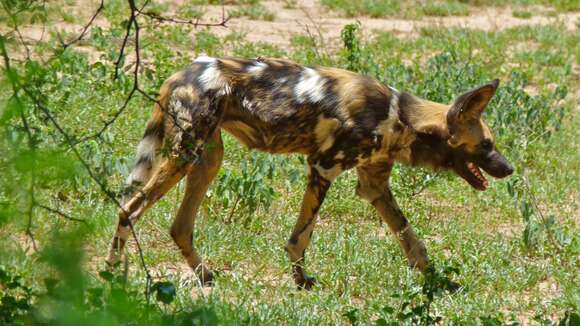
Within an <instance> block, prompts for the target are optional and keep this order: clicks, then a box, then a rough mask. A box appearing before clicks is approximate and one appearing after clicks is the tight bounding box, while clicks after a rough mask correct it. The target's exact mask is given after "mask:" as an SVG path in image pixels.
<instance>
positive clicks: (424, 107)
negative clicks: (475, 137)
mask: <svg viewBox="0 0 580 326" xmlns="http://www.w3.org/2000/svg"><path fill="white" fill-rule="evenodd" d="M398 107H399V120H400V121H401V123H402V124H403V125H405V127H407V128H406V129H407V130H408V131H410V132H411V133H412V134H413V142H412V143H411V144H410V148H409V149H410V155H409V156H408V160H406V162H403V163H406V164H410V165H420V166H428V167H431V168H434V169H438V168H440V167H442V165H444V164H445V162H446V160H447V159H448V154H449V150H450V148H449V145H448V144H447V140H448V139H449V137H450V135H449V129H448V127H447V113H448V111H449V106H448V105H445V104H440V103H435V102H431V101H427V100H423V99H420V98H417V97H415V96H413V95H411V94H408V93H401V94H399V102H398Z"/></svg>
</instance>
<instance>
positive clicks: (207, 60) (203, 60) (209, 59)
mask: <svg viewBox="0 0 580 326" xmlns="http://www.w3.org/2000/svg"><path fill="white" fill-rule="evenodd" d="M216 61H217V59H216V58H212V57H208V56H205V55H202V56H199V57H197V58H195V60H193V62H200V63H215V62H216Z"/></svg>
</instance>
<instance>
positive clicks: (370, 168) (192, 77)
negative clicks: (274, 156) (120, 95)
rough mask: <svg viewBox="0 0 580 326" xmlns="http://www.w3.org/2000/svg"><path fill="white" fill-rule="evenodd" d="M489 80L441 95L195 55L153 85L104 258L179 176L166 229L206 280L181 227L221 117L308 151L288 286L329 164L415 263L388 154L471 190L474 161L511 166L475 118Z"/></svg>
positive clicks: (218, 155)
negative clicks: (353, 184) (450, 98)
mask: <svg viewBox="0 0 580 326" xmlns="http://www.w3.org/2000/svg"><path fill="white" fill-rule="evenodd" d="M497 87H498V81H497V80H494V81H492V82H491V83H489V84H486V85H483V86H481V87H478V88H476V89H473V90H471V91H468V92H466V93H465V94H463V95H461V96H459V97H458V98H457V99H456V100H455V102H453V104H451V105H445V104H439V103H434V102H430V101H427V100H423V99H419V98H417V97H414V96H413V95H411V94H408V93H405V92H399V91H397V90H395V89H394V88H391V87H389V86H385V85H383V84H381V83H379V82H378V81H376V80H374V79H371V78H369V77H366V76H362V75H358V74H355V73H352V72H349V71H345V70H340V69H334V68H325V67H304V66H301V65H298V64H296V63H293V62H290V61H287V60H281V59H269V58H258V59H255V60H245V59H234V58H224V59H216V58H210V57H199V58H197V59H196V60H195V61H194V63H193V64H192V65H191V66H190V67H188V68H187V69H185V70H183V71H181V72H178V73H176V74H174V75H173V76H171V77H170V78H169V79H168V80H167V81H166V82H165V83H164V85H163V86H162V88H161V91H160V97H159V100H158V103H157V105H156V106H155V109H154V111H153V117H152V118H151V120H150V121H149V123H148V125H147V128H146V130H145V135H144V136H143V139H142V140H141V142H140V143H139V146H138V149H137V163H136V166H135V168H134V170H133V172H132V173H131V175H130V177H129V179H128V189H129V190H128V191H127V192H126V194H125V196H124V198H123V200H122V203H123V208H122V209H121V210H120V211H119V224H118V228H117V232H116V234H115V236H114V238H113V243H112V247H111V251H110V254H109V258H108V260H107V262H108V263H109V264H111V265H114V264H115V263H116V262H118V261H119V259H120V256H121V254H122V252H123V248H124V245H125V242H126V241H127V237H128V235H129V231H130V230H129V223H130V222H132V223H134V222H136V221H137V220H138V219H139V217H140V216H141V215H142V214H143V213H144V212H145V211H146V210H147V209H148V208H150V207H151V206H152V205H153V204H155V202H156V201H157V200H159V199H160V198H161V197H162V196H163V195H164V194H165V193H166V192H167V191H168V190H169V189H171V188H172V187H173V186H174V185H175V184H176V183H177V182H178V181H179V180H181V179H182V178H183V177H186V178H187V183H186V189H185V195H184V199H183V202H182V203H181V207H180V208H179V212H178V213H177V217H176V218H175V221H174V222H173V225H172V227H171V236H172V237H173V239H174V240H175V243H176V244H177V246H178V247H179V248H180V249H181V253H182V254H183V256H184V257H185V259H186V260H187V262H188V264H189V265H190V266H191V268H193V269H194V270H195V271H196V273H197V275H198V276H199V277H200V279H201V280H202V281H203V282H204V283H206V284H209V283H211V282H212V273H211V272H210V271H209V270H208V269H207V268H206V267H205V265H204V264H203V263H202V260H201V257H200V256H199V255H198V254H197V252H196V250H195V249H194V247H193V243H192V241H193V239H192V236H193V225H194V221H195V217H196V213H197V209H198V208H199V205H200V203H201V201H202V200H203V198H204V195H205V192H206V190H207V188H208V186H209V184H210V182H211V181H212V179H214V177H215V176H216V174H217V172H218V170H219V168H220V166H221V163H222V157H223V144H222V139H221V129H225V130H226V131H227V132H229V133H230V134H232V135H233V136H234V137H235V138H237V139H238V140H239V141H240V142H242V143H243V144H245V145H246V146H248V147H249V148H253V149H257V150H261V151H266V152H270V153H301V154H304V155H307V157H308V166H309V173H308V177H309V180H308V186H307V188H306V193H305V194H304V199H303V203H302V207H301V209H300V216H299V218H298V221H297V222H296V225H295V227H294V230H293V232H292V235H291V236H290V239H289V241H288V244H287V246H286V250H287V252H288V255H289V257H290V260H291V262H292V266H293V274H294V280H295V281H296V284H297V285H298V286H299V287H301V288H306V289H309V288H310V287H311V286H312V285H313V283H314V279H313V278H311V277H309V276H307V274H306V273H305V272H304V270H303V263H304V252H305V249H306V247H307V246H308V244H309V242H310V238H311V236H312V230H313V228H314V222H315V220H316V216H317V212H318V209H319V208H320V205H321V204H322V201H323V200H324V196H325V194H326V191H327V190H328V188H329V187H330V185H331V183H332V181H333V180H334V179H335V178H336V177H337V176H338V175H339V174H340V173H341V172H343V171H345V170H348V169H351V168H355V167H356V170H357V172H358V177H359V182H358V185H357V188H356V193H357V195H358V196H360V197H362V198H364V199H365V200H367V201H369V202H370V203H371V204H372V205H373V206H374V207H375V208H376V209H377V211H378V213H379V214H380V216H381V217H382V219H383V220H384V221H385V222H386V223H387V224H388V225H389V227H390V229H391V230H392V231H393V232H394V233H395V234H396V235H398V238H399V241H400V244H401V247H402V249H403V251H404V252H405V254H406V256H407V258H408V261H409V263H410V265H411V266H414V267H416V268H418V269H419V270H421V271H424V270H425V269H426V267H427V264H428V258H427V253H426V250H425V246H424V244H423V242H422V241H421V240H419V239H418V238H417V235H416V234H415V232H414V231H413V228H412V227H411V226H410V225H409V224H408V222H407V219H406V218H405V217H404V216H403V213H402V212H401V210H400V209H399V207H398V205H397V203H396V202H395V199H394V198H393V195H392V193H391V191H390V190H389V175H390V172H391V169H392V167H393V164H394V163H395V162H400V163H402V164H408V165H413V166H417V165H420V166H429V167H431V168H434V169H444V170H451V171H453V172H455V173H456V174H458V175H459V176H460V177H462V178H463V179H465V180H466V181H467V182H468V183H469V184H470V185H471V186H472V187H473V188H475V189H478V190H485V189H486V187H487V186H488V182H487V180H486V179H485V177H484V176H483V174H482V173H481V170H480V168H481V169H483V170H485V171H486V172H487V173H489V174H490V175H492V176H494V177H497V178H503V177H505V176H508V175H510V174H511V173H512V172H513V168H512V167H511V166H510V164H509V163H508V162H507V160H506V159H505V158H504V157H503V156H502V155H501V154H500V153H499V151H498V150H497V149H496V147H495V145H494V138H493V136H492V134H491V131H490V129H489V127H488V126H487V125H486V124H485V123H484V122H483V120H482V119H481V114H482V111H483V110H484V108H485V107H486V105H487V104H488V102H489V101H490V99H491V97H492V96H493V94H494V93H495V91H496V89H497ZM162 153H164V154H162Z"/></svg>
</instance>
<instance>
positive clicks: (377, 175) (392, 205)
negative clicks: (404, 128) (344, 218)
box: [356, 164, 429, 272]
mask: <svg viewBox="0 0 580 326" xmlns="http://www.w3.org/2000/svg"><path fill="white" fill-rule="evenodd" d="M391 168H392V164H376V165H369V166H363V167H358V168H357V172H358V177H359V183H358V186H357V190H356V193H357V195H358V196H359V197H361V198H364V199H366V200H368V201H369V202H370V203H371V204H372V205H373V206H374V207H375V208H376V210H377V211H378V213H379V215H380V216H381V218H382V220H383V221H385V222H386V223H387V225H388V226H389V228H390V229H391V231H392V232H393V233H394V234H395V235H396V236H397V238H398V239H399V243H400V245H401V248H402V249H403V251H404V252H405V255H406V256H407V259H408V261H409V265H411V266H412V267H415V268H417V269H419V270H420V271H423V272H424V271H425V270H426V268H427V265H428V264H429V259H428V258H427V250H426V249H425V244H423V241H421V240H420V239H419V238H418V237H417V234H416V233H415V231H414V230H413V227H412V226H411V225H410V224H409V221H407V219H406V218H405V216H404V215H403V212H402V211H401V209H400V208H399V205H398V204H397V202H396V201H395V198H394V197H393V194H392V193H391V190H390V189H389V181H388V180H389V175H390V173H391Z"/></svg>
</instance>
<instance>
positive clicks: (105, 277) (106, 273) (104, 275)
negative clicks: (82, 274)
mask: <svg viewBox="0 0 580 326" xmlns="http://www.w3.org/2000/svg"><path fill="white" fill-rule="evenodd" d="M99 276H100V277H101V278H102V279H103V280H105V281H107V282H111V281H112V280H113V278H114V277H115V275H113V273H111V272H109V271H100V272H99Z"/></svg>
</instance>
